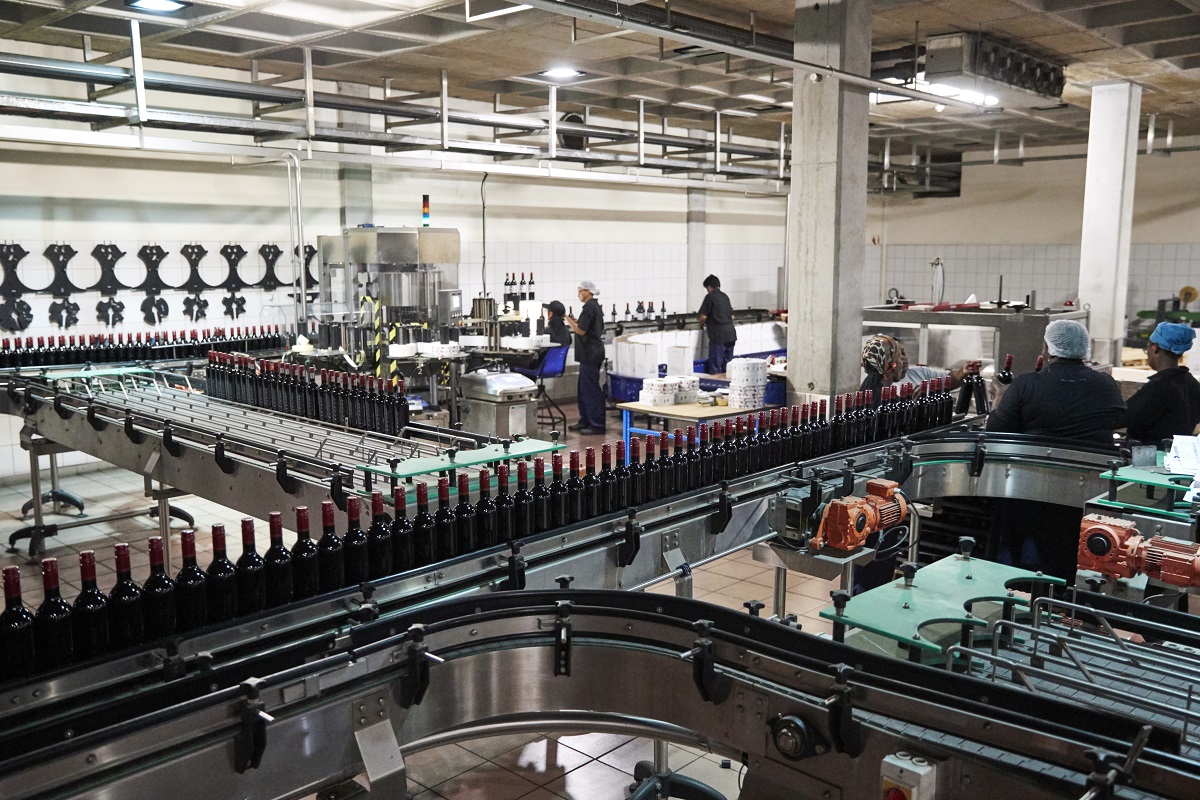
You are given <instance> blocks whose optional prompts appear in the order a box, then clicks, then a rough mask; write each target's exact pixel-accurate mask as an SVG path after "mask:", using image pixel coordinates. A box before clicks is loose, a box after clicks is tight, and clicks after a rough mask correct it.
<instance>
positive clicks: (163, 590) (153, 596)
mask: <svg viewBox="0 0 1200 800" xmlns="http://www.w3.org/2000/svg"><path fill="white" fill-rule="evenodd" d="M149 545H150V577H148V578H146V582H145V583H144V584H142V613H143V615H144V616H145V618H146V640H147V641H155V640H157V639H163V638H165V637H167V636H171V635H173V634H174V633H175V627H176V626H175V619H176V617H175V604H176V600H175V581H173V580H172V579H171V576H170V575H168V574H167V569H166V564H165V563H164V559H163V555H164V554H163V541H162V537H160V536H152V537H150V541H149Z"/></svg>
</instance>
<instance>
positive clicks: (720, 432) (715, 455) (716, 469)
mask: <svg viewBox="0 0 1200 800" xmlns="http://www.w3.org/2000/svg"><path fill="white" fill-rule="evenodd" d="M729 424H730V423H729V422H728V420H726V421H724V422H723V421H721V420H719V419H718V420H715V421H714V422H713V426H712V433H713V442H712V479H713V483H720V482H721V481H723V480H725V435H724V434H725V430H724V429H725V426H727V425H729Z"/></svg>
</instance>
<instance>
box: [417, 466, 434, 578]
mask: <svg viewBox="0 0 1200 800" xmlns="http://www.w3.org/2000/svg"><path fill="white" fill-rule="evenodd" d="M434 535H435V531H434V520H433V514H430V513H429V485H428V484H425V483H418V484H417V516H416V517H414V518H413V566H415V567H424V566H428V565H429V564H432V563H433V559H434V554H435V552H436V548H435V547H434V543H433V538H434Z"/></svg>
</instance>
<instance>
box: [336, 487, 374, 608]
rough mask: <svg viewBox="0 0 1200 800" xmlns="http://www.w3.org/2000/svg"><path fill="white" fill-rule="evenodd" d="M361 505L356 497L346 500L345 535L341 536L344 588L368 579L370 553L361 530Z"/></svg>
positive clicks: (365, 537) (368, 542)
mask: <svg viewBox="0 0 1200 800" xmlns="http://www.w3.org/2000/svg"><path fill="white" fill-rule="evenodd" d="M361 508H362V505H361V503H360V501H359V499H358V498H357V497H353V496H351V497H347V498H346V520H347V522H346V533H345V534H344V535H343V536H342V563H343V564H344V565H345V575H344V576H343V581H344V585H345V586H358V585H359V584H361V583H363V582H364V581H367V580H369V579H370V575H371V569H370V563H371V553H370V546H371V545H370V541H369V540H368V538H367V532H366V531H364V530H363V529H362V512H361Z"/></svg>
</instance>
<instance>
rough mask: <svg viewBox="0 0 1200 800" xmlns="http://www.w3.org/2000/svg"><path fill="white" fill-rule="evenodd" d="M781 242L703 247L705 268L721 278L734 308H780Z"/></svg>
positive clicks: (782, 300)
mask: <svg viewBox="0 0 1200 800" xmlns="http://www.w3.org/2000/svg"><path fill="white" fill-rule="evenodd" d="M783 260H784V252H783V245H782V244H709V245H707V246H706V247H705V248H704V261H705V268H706V269H707V270H708V272H709V273H711V274H713V275H716V276H717V277H718V278H720V279H721V289H722V290H723V291H724V292H725V293H726V294H728V295H729V300H730V302H732V303H733V307H734V308H770V309H774V308H779V307H782V306H783V305H785V304H786V303H787V299H786V298H779V297H778V295H779V268H780V267H781V266H783Z"/></svg>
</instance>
